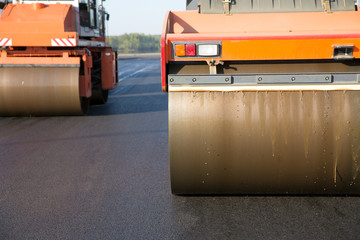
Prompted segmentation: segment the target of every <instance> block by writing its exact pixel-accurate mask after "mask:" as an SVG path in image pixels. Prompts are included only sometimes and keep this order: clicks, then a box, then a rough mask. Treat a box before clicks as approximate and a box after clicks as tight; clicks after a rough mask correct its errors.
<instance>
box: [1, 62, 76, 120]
mask: <svg viewBox="0 0 360 240" xmlns="http://www.w3.org/2000/svg"><path fill="white" fill-rule="evenodd" d="M80 114H83V111H82V108H81V101H80V94H79V67H61V68H57V67H43V66H42V67H32V68H29V67H2V68H0V116H14V115H80Z"/></svg>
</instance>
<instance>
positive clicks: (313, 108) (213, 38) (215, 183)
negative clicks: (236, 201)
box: [161, 0, 360, 195]
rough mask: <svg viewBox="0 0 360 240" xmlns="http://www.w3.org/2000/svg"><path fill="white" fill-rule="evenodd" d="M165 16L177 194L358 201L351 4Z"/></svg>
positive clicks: (358, 77)
mask: <svg viewBox="0 0 360 240" xmlns="http://www.w3.org/2000/svg"><path fill="white" fill-rule="evenodd" d="M186 5H187V10H186V11H169V12H168V13H167V14H166V17H165V21H164V26H163V31H162V37H161V63H162V80H161V81H162V90H163V91H164V92H167V93H168V104H169V105H168V106H169V113H168V126H169V158H170V178H171V189H172V193H173V194H178V195H203V194H205V195H206V194H221V195H223V194H237V195H257V194H260V195H263V194H265V195H267V194H269V195H303V194H304V195H308V194H310V195H359V194H360V50H359V49H360V26H359V24H357V23H358V22H360V12H359V11H358V9H357V7H356V5H355V4H354V1H353V0H341V1H340V0H331V1H329V0H296V1H294V0H257V1H254V0H237V1H232V0H212V1H211V0H199V1H191V0H190V1H186Z"/></svg>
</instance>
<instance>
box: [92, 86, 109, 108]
mask: <svg viewBox="0 0 360 240" xmlns="http://www.w3.org/2000/svg"><path fill="white" fill-rule="evenodd" d="M108 98H109V90H102V89H93V90H92V96H91V99H90V103H91V105H102V104H105V103H106V102H107V100H108Z"/></svg>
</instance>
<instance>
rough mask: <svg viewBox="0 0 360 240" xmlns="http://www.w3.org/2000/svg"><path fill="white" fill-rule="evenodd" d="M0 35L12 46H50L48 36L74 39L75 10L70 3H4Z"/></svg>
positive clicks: (50, 37) (75, 31)
mask: <svg viewBox="0 0 360 240" xmlns="http://www.w3.org/2000/svg"><path fill="white" fill-rule="evenodd" d="M0 38H8V39H11V40H12V46H39V47H43V46H52V43H51V40H52V39H75V44H71V46H76V45H77V43H78V40H79V36H78V33H77V29H76V12H75V9H74V8H73V6H72V5H70V4H48V5H46V4H39V3H34V4H8V5H7V6H6V7H5V8H4V9H3V12H2V14H1V17H0Z"/></svg>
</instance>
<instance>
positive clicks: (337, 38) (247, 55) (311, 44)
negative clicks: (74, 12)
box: [161, 11, 360, 91]
mask: <svg viewBox="0 0 360 240" xmlns="http://www.w3.org/2000/svg"><path fill="white" fill-rule="evenodd" d="M356 22H360V12H358V11H353V12H334V13H331V14H328V13H324V12H299V13H254V14H233V15H230V16H227V15H222V14H199V13H198V12H197V11H185V12H168V13H167V15H166V18H165V22H164V27H163V33H162V40H161V41H162V45H161V46H162V89H163V91H166V90H167V86H166V85H167V84H166V64H167V63H168V62H169V61H173V62H175V61H206V60H209V58H191V57H184V58H176V59H175V58H172V55H171V51H172V49H171V43H172V42H176V41H181V42H184V41H185V42H186V41H189V42H191V41H193V42H199V41H221V43H222V49H221V56H219V57H217V58H215V59H216V60H221V61H253V60H255V61H256V60H314V59H332V56H333V49H334V46H335V45H353V46H354V49H353V50H354V51H353V55H354V58H360V50H359V49H360V26H359V25H358V24H354V23H356Z"/></svg>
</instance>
